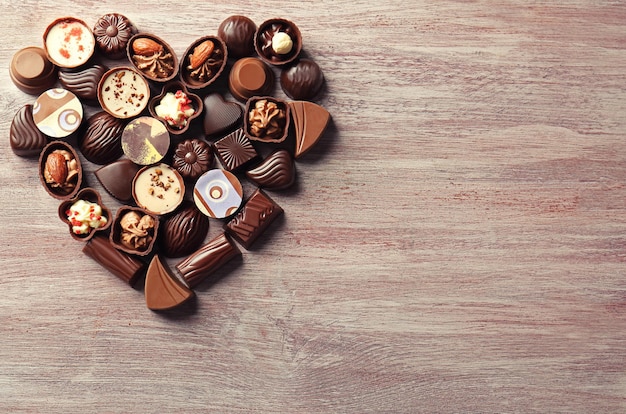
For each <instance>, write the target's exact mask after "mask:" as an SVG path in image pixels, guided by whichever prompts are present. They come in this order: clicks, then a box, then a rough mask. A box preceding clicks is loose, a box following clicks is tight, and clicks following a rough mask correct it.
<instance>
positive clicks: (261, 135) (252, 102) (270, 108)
mask: <svg viewBox="0 0 626 414" xmlns="http://www.w3.org/2000/svg"><path fill="white" fill-rule="evenodd" d="M290 122H291V116H290V114H289V107H288V106H287V103H286V102H284V101H282V100H280V99H276V98H273V97H271V96H255V97H252V98H250V99H248V102H246V119H245V121H244V123H243V126H244V133H245V134H246V136H247V137H248V138H250V139H251V140H253V141H260V142H267V143H275V144H276V143H280V142H283V141H284V140H285V139H287V135H288V134H289V123H290Z"/></svg>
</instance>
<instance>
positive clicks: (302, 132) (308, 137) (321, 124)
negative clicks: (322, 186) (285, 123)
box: [288, 101, 330, 159]
mask: <svg viewBox="0 0 626 414" xmlns="http://www.w3.org/2000/svg"><path fill="white" fill-rule="evenodd" d="M288 105H289V113H290V115H291V122H292V124H293V126H294V130H295V139H296V148H295V150H294V157H295V158H296V159H297V158H299V157H301V156H303V155H304V154H306V153H307V152H308V151H309V150H310V149H311V147H313V145H315V143H316V142H317V141H318V140H319V139H320V137H321V136H322V134H323V133H324V131H325V130H326V126H327V125H328V122H329V121H330V113H329V112H328V111H327V110H326V109H325V108H323V107H322V106H320V105H317V104H315V103H313V102H308V101H292V102H288Z"/></svg>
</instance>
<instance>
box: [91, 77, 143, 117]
mask: <svg viewBox="0 0 626 414" xmlns="http://www.w3.org/2000/svg"><path fill="white" fill-rule="evenodd" d="M149 100H150V85H149V84H148V81H147V80H146V79H145V78H144V77H143V75H142V74H141V73H140V72H139V71H137V70H136V69H134V68H131V67H126V66H119V67H115V68H112V69H110V70H108V71H107V72H106V73H105V74H104V75H102V78H101V79H100V82H98V102H99V103H100V106H101V107H102V109H104V110H105V111H107V112H108V113H110V114H111V115H113V116H114V117H116V118H120V119H128V118H134V117H136V116H138V115H139V114H141V113H142V112H143V110H144V109H145V108H146V106H148V102H149Z"/></svg>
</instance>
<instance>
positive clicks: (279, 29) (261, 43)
mask: <svg viewBox="0 0 626 414" xmlns="http://www.w3.org/2000/svg"><path fill="white" fill-rule="evenodd" d="M277 33H282V34H283V35H279V36H278V37H281V36H283V37H284V38H286V36H285V35H287V36H289V37H288V39H290V40H291V47H290V48H288V50H286V49H284V46H283V45H279V43H282V42H279V41H277V39H276V38H274V36H275V35H276V34H277ZM282 40H284V39H281V41H282ZM254 49H255V50H256V52H257V54H258V55H259V56H260V57H261V59H263V60H264V61H265V62H267V63H269V64H270V65H276V66H280V65H286V64H287V63H290V62H293V60H294V59H296V58H297V57H298V56H299V55H300V52H301V51H302V34H301V33H300V29H298V26H296V25H295V24H294V23H293V22H291V21H289V20H286V19H280V18H276V19H270V20H266V21H264V22H263V23H261V24H260V25H259V28H258V29H257V31H256V33H255V34H254Z"/></svg>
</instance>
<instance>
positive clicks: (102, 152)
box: [79, 111, 126, 165]
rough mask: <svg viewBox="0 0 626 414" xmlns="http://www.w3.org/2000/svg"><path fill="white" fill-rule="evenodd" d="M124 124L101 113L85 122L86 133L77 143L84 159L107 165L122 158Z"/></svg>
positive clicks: (105, 113) (109, 115)
mask: <svg viewBox="0 0 626 414" xmlns="http://www.w3.org/2000/svg"><path fill="white" fill-rule="evenodd" d="M125 126H126V123H125V122H124V121H123V120H121V119H118V118H116V117H114V116H113V115H111V114H109V113H107V112H105V111H101V112H98V113H96V114H94V115H93V116H91V118H89V119H88V120H87V131H86V132H85V135H84V136H83V138H82V139H81V140H80V142H79V148H80V151H81V152H82V153H83V155H84V156H85V158H87V159H88V160H89V161H91V162H93V163H95V164H100V165H104V164H109V163H111V162H113V161H115V160H117V159H118V158H119V157H121V156H122V154H123V151H122V144H121V139H122V132H124V127H125Z"/></svg>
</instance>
